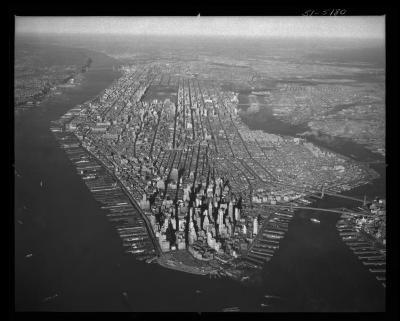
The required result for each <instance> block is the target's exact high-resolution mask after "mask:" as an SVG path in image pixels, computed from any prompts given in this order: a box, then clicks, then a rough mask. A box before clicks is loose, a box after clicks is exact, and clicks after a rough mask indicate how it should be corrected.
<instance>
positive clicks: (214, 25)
mask: <svg viewBox="0 0 400 321" xmlns="http://www.w3.org/2000/svg"><path fill="white" fill-rule="evenodd" d="M15 21H16V22H15V31H16V33H17V34H20V33H86V34H132V35H176V36H187V35H193V36H197V35H199V36H245V37H246V36H247V37H248V36H250V37H281V38H290V37H305V38H312V37H322V38H362V39H365V38H372V39H384V37H385V17H384V16H359V17H357V16H353V17H352V16H340V17H339V16H336V17H335V16H332V17H316V16H312V17H310V16H300V17H16V19H15Z"/></svg>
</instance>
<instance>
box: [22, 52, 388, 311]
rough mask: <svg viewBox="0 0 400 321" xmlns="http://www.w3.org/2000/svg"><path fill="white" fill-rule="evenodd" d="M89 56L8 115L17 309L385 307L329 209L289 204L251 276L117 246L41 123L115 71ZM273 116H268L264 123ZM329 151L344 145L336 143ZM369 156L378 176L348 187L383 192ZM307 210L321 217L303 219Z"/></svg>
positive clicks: (329, 203)
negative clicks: (163, 261) (271, 249)
mask: <svg viewBox="0 0 400 321" xmlns="http://www.w3.org/2000/svg"><path fill="white" fill-rule="evenodd" d="M90 57H92V59H93V63H92V66H91V68H90V69H89V71H88V72H87V73H85V80H84V81H83V83H82V84H81V85H80V86H78V87H75V88H68V89H67V90H65V92H64V93H63V94H62V95H61V96H58V97H53V98H52V99H50V100H49V101H46V102H45V103H43V104H42V105H41V106H39V107H37V108H34V109H32V110H26V111H24V112H22V113H20V114H18V115H16V117H15V169H16V175H15V274H16V275H15V297H16V302H15V306H16V310H18V311H26V310H34V311H41V310H43V311H221V310H223V309H225V308H227V307H237V309H239V310H240V311H303V310H304V311H369V310H371V311H377V310H383V309H384V295H385V293H384V289H383V288H382V286H381V285H380V284H379V282H377V281H376V280H375V278H374V277H373V276H372V275H371V274H370V273H369V272H368V269H367V268H365V267H364V266H363V265H362V264H361V262H360V261H359V260H358V259H357V257H356V256H355V255H354V254H353V253H352V252H351V251H350V249H349V248H348V247H347V246H346V245H345V244H344V242H343V241H342V240H341V239H340V237H339V235H338V233H337V231H336V228H335V224H336V222H337V220H338V218H339V215H340V214H337V213H323V212H312V211H302V210H299V211H296V212H295V216H294V218H293V220H292V221H291V222H290V223H289V229H288V233H287V234H286V236H285V238H284V239H283V240H282V242H281V244H280V247H279V250H278V251H277V252H276V255H275V256H274V258H273V259H272V260H271V261H270V262H269V263H268V264H267V265H266V266H265V268H264V269H263V271H262V274H261V277H260V280H259V282H258V283H257V284H256V285H255V286H246V285H244V284H241V283H239V282H235V281H232V280H229V279H224V278H221V279H209V278H208V277H204V276H199V275H192V274H188V273H182V272H179V271H174V270H170V269H166V268H163V267H161V266H159V265H156V264H146V263H145V262H143V261H138V260H136V259H135V258H134V257H133V256H130V255H125V254H124V249H123V246H122V243H121V240H120V238H119V236H118V233H117V232H116V231H115V230H114V229H113V228H112V226H111V224H110V223H109V222H108V220H107V217H106V215H105V214H104V211H102V210H101V208H100V205H99V203H98V202H97V201H96V200H95V198H94V197H93V195H92V193H91V192H90V190H89V189H88V188H87V187H86V185H85V183H84V182H83V180H82V179H81V177H80V176H79V175H78V174H77V172H76V168H75V167H74V165H73V163H72V162H71V161H70V160H69V159H68V157H67V154H66V153H65V151H64V150H63V149H61V148H60V147H59V145H58V143H57V141H56V139H55V137H54V135H53V133H52V132H51V131H50V121H52V120H57V119H58V118H59V117H60V116H61V115H63V114H65V113H66V112H67V111H68V110H69V109H71V108H72V107H74V106H76V105H77V104H81V103H83V102H85V101H87V100H89V99H91V98H93V97H94V96H96V95H97V94H99V93H100V92H101V91H102V90H103V89H105V88H107V87H108V86H110V85H111V83H112V82H113V81H114V80H115V79H116V78H117V77H118V76H119V73H118V72H116V71H114V70H113V66H117V65H118V63H119V62H118V61H116V60H113V59H111V58H109V57H107V56H105V55H103V54H100V53H94V52H91V53H90ZM274 121H275V119H274V118H272V116H271V118H270V120H269V122H268V124H271V123H273V122H274ZM247 125H248V126H249V127H250V128H252V126H251V124H250V123H247ZM276 127H279V126H276ZM288 127H290V126H288ZM263 129H264V130H266V131H268V132H269V128H263ZM294 131H295V130H294ZM346 146H348V145H346ZM346 148H347V147H346ZM360 148H361V147H360ZM361 150H364V149H362V148H361ZM336 151H338V152H340V153H342V154H344V155H348V154H350V153H348V152H347V149H346V150H344V149H343V150H341V148H340V146H338V147H337V150H336ZM349 151H350V149H349ZM351 152H352V154H354V153H355V152H354V149H353V150H351ZM372 166H374V168H375V166H376V168H377V171H378V172H379V173H380V174H381V178H379V179H378V180H375V181H374V182H373V184H369V185H364V186H360V187H358V188H357V189H354V190H352V191H349V192H347V195H354V196H357V197H358V198H362V197H363V195H364V194H367V196H369V197H374V196H376V195H378V196H379V195H384V189H382V188H383V187H384V184H385V183H384V179H385V178H384V175H382V174H384V170H385V168H384V166H382V165H379V164H376V165H372ZM17 173H18V174H17ZM347 205H348V206H353V205H354V202H353V201H351V200H343V199H336V198H332V197H330V196H326V197H325V198H324V199H322V200H318V201H317V202H316V203H315V204H313V206H315V207H324V208H336V207H343V206H347ZM356 205H358V204H356ZM311 217H314V218H317V219H318V220H320V221H321V224H318V225H317V224H313V223H311V222H310V220H309V218H311ZM269 295H272V297H271V296H269ZM274 296H279V297H280V299H277V298H274ZM165 298H168V300H166V299H165Z"/></svg>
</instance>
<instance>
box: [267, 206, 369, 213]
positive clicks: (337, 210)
mask: <svg viewBox="0 0 400 321" xmlns="http://www.w3.org/2000/svg"><path fill="white" fill-rule="evenodd" d="M263 206H266V207H278V208H287V209H290V210H295V209H302V210H312V211H322V212H332V213H339V214H351V215H371V214H370V213H368V212H352V211H347V210H339V209H332V208H321V207H309V206H293V205H272V204H263Z"/></svg>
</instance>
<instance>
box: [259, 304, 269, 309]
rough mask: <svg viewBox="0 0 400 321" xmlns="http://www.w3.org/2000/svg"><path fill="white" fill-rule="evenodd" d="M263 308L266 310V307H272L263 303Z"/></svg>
mask: <svg viewBox="0 0 400 321" xmlns="http://www.w3.org/2000/svg"><path fill="white" fill-rule="evenodd" d="M261 306H262V307H263V308H265V307H269V306H270V305H269V304H265V303H261Z"/></svg>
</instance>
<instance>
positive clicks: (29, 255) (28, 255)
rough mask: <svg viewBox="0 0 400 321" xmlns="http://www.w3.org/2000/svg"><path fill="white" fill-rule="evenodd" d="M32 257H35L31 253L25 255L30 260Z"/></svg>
mask: <svg viewBox="0 0 400 321" xmlns="http://www.w3.org/2000/svg"><path fill="white" fill-rule="evenodd" d="M32 256H33V254H32V253H29V254H27V255H25V257H26V258H30V257H32Z"/></svg>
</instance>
